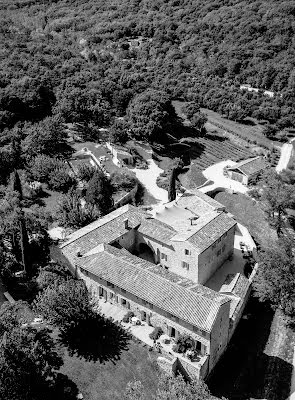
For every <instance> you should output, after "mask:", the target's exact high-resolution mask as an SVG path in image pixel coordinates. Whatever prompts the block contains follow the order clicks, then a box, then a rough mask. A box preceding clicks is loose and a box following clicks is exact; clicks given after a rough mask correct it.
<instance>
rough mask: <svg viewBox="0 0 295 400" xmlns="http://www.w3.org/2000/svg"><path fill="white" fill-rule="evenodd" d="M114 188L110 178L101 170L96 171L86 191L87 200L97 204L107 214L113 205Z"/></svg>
mask: <svg viewBox="0 0 295 400" xmlns="http://www.w3.org/2000/svg"><path fill="white" fill-rule="evenodd" d="M112 194H113V188H112V185H111V183H110V180H109V178H108V177H107V176H105V175H104V173H103V172H101V171H99V170H98V171H96V172H95V174H94V175H93V177H92V178H91V179H90V181H89V184H88V188H87V191H86V196H85V199H86V202H87V203H89V204H92V205H95V206H96V207H97V208H98V210H99V211H100V213H101V214H102V215H104V214H107V213H108V212H110V211H111V208H112V207H113V204H114V201H113V197H112Z"/></svg>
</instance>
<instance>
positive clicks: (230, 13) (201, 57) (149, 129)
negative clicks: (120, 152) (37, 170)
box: [0, 0, 295, 183]
mask: <svg viewBox="0 0 295 400" xmlns="http://www.w3.org/2000/svg"><path fill="white" fill-rule="evenodd" d="M0 15H1V23H0V38H1V43H2V46H1V49H0V52H1V53H0V54H1V57H0V59H1V61H0V62H1V68H0V71H1V72H0V130H1V134H0V135H1V136H0V152H1V154H0V166H1V172H2V173H1V179H2V183H5V182H6V178H7V177H8V176H9V174H10V173H11V171H13V169H14V168H15V166H16V161H17V163H18V168H20V167H22V166H25V165H26V164H27V162H28V161H29V160H30V159H31V158H32V157H33V156H35V155H36V154H46V155H49V156H53V155H54V156H58V157H59V156H60V155H62V154H60V153H63V151H64V150H65V147H64V146H61V145H62V143H63V142H64V139H65V138H64V134H63V129H62V125H61V124H62V123H72V122H79V123H80V124H81V126H83V132H84V134H85V135H86V136H88V137H89V136H90V137H92V138H95V139H99V131H98V128H99V127H108V126H110V125H112V124H113V122H114V119H115V118H116V117H125V119H126V122H127V123H128V124H129V127H130V129H129V132H130V135H131V136H133V137H135V138H137V139H143V140H149V141H153V140H155V137H157V140H159V137H161V135H158V134H159V133H161V134H162V133H163V132H165V131H167V132H171V129H172V128H171V126H172V125H173V123H174V121H175V115H174V112H173V109H172V107H171V100H173V99H182V100H185V101H190V102H194V104H197V105H198V106H199V107H206V108H208V109H211V110H214V111H217V112H219V113H221V114H223V115H225V116H226V117H228V118H230V119H234V120H243V119H244V118H246V117H247V116H252V117H255V118H256V119H258V120H266V121H268V122H269V124H270V125H271V126H273V125H274V124H275V126H276V127H277V128H278V129H282V128H286V127H292V126H293V125H294V121H295V108H294V107H295V106H294V98H295V94H294V86H295V68H294V59H295V58H294V30H295V1H261V0H257V1H249V0H248V1H239V0H222V1H220V0H218V1H205V0H197V1H192V0H184V1H182V2H180V1H179V0H157V1H155V0H151V1H147V0H142V1H139V0H130V1H120V0H111V1H109V2H104V1H102V0H96V1H93V0H87V1H83V0H81V1H79V2H78V1H73V0H60V1H45V0H43V1H40V0H19V1H15V2H11V1H8V0H2V1H1V2H0ZM241 84H249V85H251V86H253V87H257V88H259V89H261V90H260V91H259V92H258V93H255V92H248V91H247V90H240V85H241ZM266 89H268V90H271V91H273V92H274V96H273V97H269V96H267V95H264V94H263V91H264V90H266ZM201 118H202V116H201ZM196 125H198V121H196ZM270 131H271V129H270ZM21 164H23V165H21Z"/></svg>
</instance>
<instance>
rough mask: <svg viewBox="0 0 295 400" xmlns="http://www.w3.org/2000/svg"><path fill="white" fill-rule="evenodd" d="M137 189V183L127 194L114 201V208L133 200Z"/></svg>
mask: <svg viewBox="0 0 295 400" xmlns="http://www.w3.org/2000/svg"><path fill="white" fill-rule="evenodd" d="M137 190H138V185H136V186H135V187H134V188H133V189H131V190H130V192H128V193H127V194H125V195H124V196H123V197H121V198H120V199H119V200H118V201H116V203H115V204H114V210H115V209H117V208H119V207H122V206H124V205H125V204H127V203H130V202H132V201H134V200H135V196H136V193H137Z"/></svg>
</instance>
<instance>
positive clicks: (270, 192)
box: [261, 170, 295, 235]
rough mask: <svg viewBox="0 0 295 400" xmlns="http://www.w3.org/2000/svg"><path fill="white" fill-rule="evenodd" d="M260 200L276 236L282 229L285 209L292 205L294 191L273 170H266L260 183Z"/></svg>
mask: <svg viewBox="0 0 295 400" xmlns="http://www.w3.org/2000/svg"><path fill="white" fill-rule="evenodd" d="M261 188H262V196H261V198H262V200H263V201H265V203H266V207H267V209H266V211H267V215H268V217H269V219H270V221H271V223H273V224H274V226H275V228H276V230H277V233H278V235H280V234H281V233H282V230H283V227H284V215H285V214H286V209H287V208H290V207H292V206H293V205H294V201H295V197H294V189H293V187H292V186H291V185H287V184H285V183H284V181H283V179H282V177H281V176H280V175H279V174H277V173H276V172H275V171H274V170H267V171H266V172H265V173H264V175H263V178H262V181H261Z"/></svg>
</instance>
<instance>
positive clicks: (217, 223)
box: [188, 212, 236, 253]
mask: <svg viewBox="0 0 295 400" xmlns="http://www.w3.org/2000/svg"><path fill="white" fill-rule="evenodd" d="M235 225H236V221H235V220H234V219H233V218H231V217H230V216H229V215H228V214H226V213H225V212H222V213H220V214H218V215H217V216H216V217H215V218H214V219H212V220H211V221H209V222H208V223H207V224H206V225H205V226H203V227H202V228H201V229H200V230H199V231H198V232H196V233H195V234H193V235H192V236H191V237H190V238H188V241H189V242H190V243H192V244H193V245H194V246H195V247H197V249H198V251H199V253H202V252H203V251H204V250H206V249H207V248H208V247H209V246H211V245H212V244H213V243H214V242H216V240H217V239H219V238H220V237H221V236H222V235H223V234H224V233H225V232H227V231H228V230H229V229H230V228H232V227H233V226H235Z"/></svg>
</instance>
